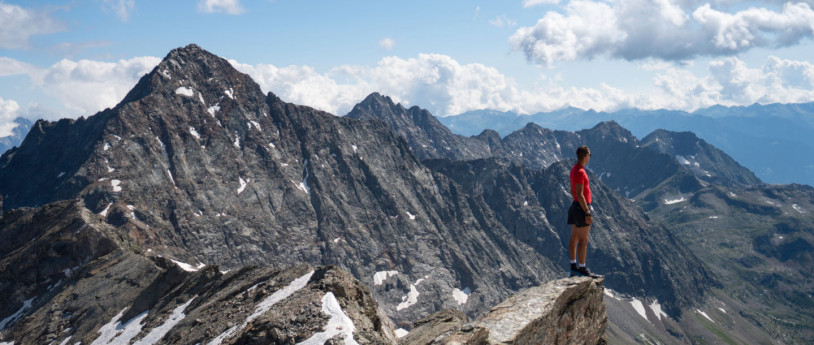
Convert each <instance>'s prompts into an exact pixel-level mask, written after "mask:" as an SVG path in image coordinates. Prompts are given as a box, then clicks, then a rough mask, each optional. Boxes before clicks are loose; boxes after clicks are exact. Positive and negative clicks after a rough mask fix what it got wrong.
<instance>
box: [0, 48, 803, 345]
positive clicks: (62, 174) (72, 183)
mask: <svg viewBox="0 0 814 345" xmlns="http://www.w3.org/2000/svg"><path fill="white" fill-rule="evenodd" d="M583 144H585V145H588V146H590V147H591V151H592V153H593V156H594V158H592V162H591V164H590V166H589V167H588V168H589V170H590V172H589V176H590V178H591V189H592V192H593V194H594V205H593V207H594V209H595V211H594V212H595V213H596V214H597V215H598V216H597V217H596V219H595V222H594V226H593V227H592V231H591V243H590V246H589V256H588V257H589V259H588V265H589V266H590V267H591V269H592V270H593V271H596V272H598V273H600V274H603V275H604V277H605V278H604V280H598V281H594V282H592V281H591V280H590V279H586V278H583V279H577V278H573V279H564V280H563V279H560V278H564V277H565V276H566V275H567V264H568V261H567V251H566V245H567V241H568V239H569V236H570V227H569V226H568V225H566V224H565V218H566V216H565V211H566V208H567V206H568V205H569V204H570V193H569V192H568V182H567V181H568V177H567V174H568V172H569V170H570V167H571V166H572V165H573V163H574V161H573V158H572V157H573V156H574V152H575V150H576V148H577V147H578V146H580V145H583ZM0 196H2V198H1V199H0V206H2V218H0V239H2V241H0V332H1V333H0V344H18V345H19V344H76V343H82V344H131V343H132V344H196V343H201V344H204V343H206V344H220V343H227V344H295V343H304V344H323V343H330V344H339V343H344V344H352V343H359V344H395V343H397V342H398V341H399V340H398V339H397V338H396V334H398V335H403V334H404V333H405V332H407V331H413V330H415V333H413V332H410V333H409V334H408V335H407V336H406V337H403V338H401V343H406V344H428V343H433V342H434V341H437V342H436V343H438V342H441V343H443V341H442V340H443V339H447V340H448V342H452V340H449V339H464V338H466V337H469V338H466V339H474V340H468V341H467V342H466V343H472V344H475V343H477V344H481V343H483V344H487V343H489V344H491V343H523V341H521V340H518V339H531V338H522V337H518V338H516V340H512V341H509V340H506V341H503V342H489V341H491V340H489V341H487V340H484V339H486V338H488V339H492V337H491V336H490V337H485V336H483V334H484V333H482V332H481V331H479V330H482V329H488V327H487V326H486V325H489V324H492V325H502V323H501V322H506V320H511V318H509V317H506V316H505V315H506V314H501V313H503V312H505V311H506V310H511V309H512V306H517V305H522V304H523V303H525V302H526V301H530V300H535V299H534V298H531V297H529V296H532V297H534V293H535V292H534V291H542V290H535V289H537V288H535V287H538V286H541V285H544V286H547V287H550V289H549V290H546V291H559V292H557V293H558V294H559V296H566V295H567V296H572V297H573V298H572V297H569V298H572V299H571V300H569V301H572V302H573V301H577V302H573V303H572V302H568V303H562V305H563V308H565V309H563V311H557V312H555V314H558V315H566V316H567V317H566V318H562V319H560V320H566V319H569V320H570V319H573V318H572V317H571V316H572V315H582V317H585V316H587V315H604V314H603V313H604V311H605V310H607V320H608V323H607V328H606V331H605V337H604V338H602V340H601V341H600V342H604V341H605V339H606V340H607V342H608V343H611V344H628V343H643V344H808V343H811V342H814V299H813V298H812V296H811V294H812V292H813V291H812V290H814V280H812V279H811V278H810V277H811V276H812V274H814V262H812V261H814V188H811V187H810V186H806V185H769V184H765V183H763V182H762V181H761V180H760V179H759V178H758V177H756V176H755V174H753V173H752V172H751V171H750V170H749V169H747V168H745V167H743V166H741V165H740V164H738V163H737V162H736V161H735V160H734V159H732V158H731V157H730V156H728V155H727V154H726V153H724V152H723V151H721V150H719V149H717V148H716V147H713V146H712V145H710V144H708V143H707V142H706V141H704V140H702V139H699V138H698V137H696V136H695V134H693V133H690V132H681V133H678V132H670V131H666V130H656V131H653V132H652V133H650V134H649V135H647V136H646V137H644V138H643V139H638V138H637V137H636V136H634V135H633V134H632V133H631V132H630V131H628V130H627V129H625V128H623V127H622V126H620V125H619V124H618V123H616V122H613V121H607V122H601V123H599V124H596V125H595V126H593V127H592V128H590V129H584V130H580V131H576V132H569V131H553V130H549V129H546V128H543V127H540V126H539V125H536V124H534V123H529V124H527V125H526V126H525V127H522V128H521V129H519V130H517V131H514V132H512V133H510V134H508V135H506V136H501V135H500V134H498V132H496V131H494V130H484V131H482V132H481V133H479V134H477V135H474V136H471V137H464V136H461V135H457V134H454V133H453V132H451V131H450V130H449V129H448V128H447V127H445V126H444V125H442V124H441V122H440V121H439V120H438V119H436V118H435V117H434V116H433V115H432V114H430V113H429V112H427V111H426V110H423V109H420V108H418V107H412V108H409V109H405V108H404V107H402V106H401V105H400V104H396V103H395V102H393V101H392V100H391V99H390V98H388V97H387V96H383V95H380V94H378V93H374V94H371V95H370V96H368V97H367V98H366V99H364V100H363V101H362V102H361V103H359V104H358V105H357V106H356V107H354V108H353V110H352V111H351V112H350V113H349V114H347V115H346V116H336V115H333V114H328V113H325V112H322V111H318V110H315V109H312V108H310V107H306V106H300V105H295V104H290V103H286V102H285V101H284V100H282V99H280V98H278V97H277V96H275V95H274V94H272V93H268V94H263V92H262V91H261V90H260V87H259V86H258V85H257V83H255V82H254V81H253V80H251V78H249V77H248V76H247V75H245V74H242V73H240V72H238V71H237V70H235V69H234V68H233V67H232V66H231V65H230V64H229V62H227V61H226V60H224V59H222V58H220V57H217V56H215V55H212V54H210V53H209V52H207V51H205V50H203V49H201V48H200V47H198V46H196V45H189V46H186V47H183V48H178V49H175V50H173V51H171V52H170V53H169V54H168V55H167V56H166V57H165V58H164V59H163V61H161V62H160V63H159V64H158V66H156V67H155V68H154V69H153V70H152V71H151V72H150V73H148V74H147V75H145V76H144V77H142V78H141V80H140V81H139V82H138V84H137V85H136V86H135V87H134V88H133V89H132V90H131V91H130V92H129V93H128V94H127V95H126V96H125V98H124V99H123V100H122V101H121V102H120V103H119V104H118V105H117V106H115V107H114V108H112V109H106V110H104V111H101V112H99V113H97V114H95V115H92V116H89V117H87V118H79V119H77V120H68V119H63V120H60V121H57V122H48V121H42V120H41V121H38V122H36V123H34V124H33V125H31V129H30V131H29V132H28V134H27V135H26V136H25V139H24V140H23V141H22V143H20V144H19V146H17V147H13V148H11V149H10V150H8V151H6V152H5V153H4V154H3V155H2V156H1V157H0ZM552 281H553V282H552ZM563 281H565V283H562V282H563ZM549 282H552V283H549ZM546 283H549V284H547V285H546ZM557 287H561V288H557ZM551 289H553V290H551ZM557 289H559V290H557ZM597 289H600V290H601V291H602V292H603V293H604V295H603V296H604V301H600V299H595V298H592V297H591V296H596V295H597V294H598V292H596V291H600V290H597ZM543 290H545V289H543ZM521 291H522V292H521ZM565 291H570V292H565ZM591 291H594V295H591ZM540 293H542V292H540ZM600 297H601V296H600ZM553 299H556V298H553V297H552V300H553ZM537 300H539V299H537ZM501 302H503V303H501ZM493 306H497V307H495V308H492V307H493ZM568 308H570V309H568ZM574 308H577V309H578V310H577V311H579V312H575V309H574ZM605 308H606V309H605ZM501 315H503V316H501ZM593 319H601V317H600V316H596V317H593ZM432 320H435V321H432ZM439 320H440V321H439ZM468 320H477V321H473V322H469V321H468ZM445 322H446V323H455V322H457V323H458V326H456V327H458V328H456V329H458V331H457V332H458V333H454V332H453V331H450V332H452V333H449V334H447V338H443V337H440V336H439V337H435V336H434V334H436V333H432V332H430V333H425V332H427V331H426V330H427V329H428V327H429V326H428V325H433V326H438V325H440V324H444V323H445ZM577 323H579V322H574V323H573V324H577ZM558 325H559V326H557V327H561V328H563V329H565V328H567V329H569V330H572V332H571V333H568V334H572V333H574V332H573V330H574V329H576V328H573V327H570V326H568V327H565V326H564V325H566V324H564V323H560V324H558ZM567 325H571V324H567ZM602 325H603V326H591V327H593V329H594V330H596V329H604V327H605V326H604V323H603V324H602ZM541 327H542V326H541ZM552 327H553V326H552ZM575 327H576V326H575ZM502 328H505V327H502ZM395 329H400V330H399V332H396V333H394V332H393V330H395ZM557 329H559V328H557ZM549 332H553V333H554V334H556V333H557V332H556V331H551V329H549ZM532 333H534V334H542V333H545V332H538V331H534V332H532ZM576 333H579V334H583V335H584V336H585V338H571V339H572V342H573V341H575V340H574V339H581V340H579V341H582V342H585V341H587V340H586V339H589V338H587V334H588V333H590V332H576ZM467 334H468V335H467ZM493 334H497V332H496V331H495V332H493ZM594 335H595V334H592V335H591V338H590V339H591V340H590V341H591V342H592V343H595V342H596V337H594ZM569 336H570V335H569ZM456 337H458V338H456ZM342 339H344V341H343V340H342ZM417 339H429V340H427V341H419V340H417ZM533 339H541V338H533ZM479 341H480V342H479ZM579 341H577V342H579Z"/></svg>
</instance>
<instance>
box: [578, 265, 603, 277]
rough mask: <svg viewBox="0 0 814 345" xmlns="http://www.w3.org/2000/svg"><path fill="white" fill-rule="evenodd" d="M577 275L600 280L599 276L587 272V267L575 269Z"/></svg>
mask: <svg viewBox="0 0 814 345" xmlns="http://www.w3.org/2000/svg"><path fill="white" fill-rule="evenodd" d="M577 275H579V276H582V277H590V278H594V279H598V278H602V276H601V275H598V274H594V273H591V271H589V270H588V267H580V268H578V269H577Z"/></svg>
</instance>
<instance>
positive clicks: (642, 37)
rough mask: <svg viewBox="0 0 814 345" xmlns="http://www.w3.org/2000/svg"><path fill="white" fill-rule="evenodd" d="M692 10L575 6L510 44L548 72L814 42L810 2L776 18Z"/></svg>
mask: <svg viewBox="0 0 814 345" xmlns="http://www.w3.org/2000/svg"><path fill="white" fill-rule="evenodd" d="M695 3H696V1H683V2H682V1H675V0H618V1H613V2H600V1H588V0H575V1H571V2H569V3H568V4H567V5H565V6H564V8H563V13H560V12H555V11H549V12H547V13H546V14H545V15H544V16H543V17H542V18H541V19H540V20H538V21H537V23H536V24H535V25H533V26H527V27H521V28H519V29H518V30H517V31H516V32H515V33H514V35H512V36H511V37H510V38H509V42H510V44H511V46H512V48H513V49H514V50H519V51H522V52H523V53H525V55H526V57H527V58H528V60H529V61H532V62H534V63H538V64H542V65H551V64H553V63H554V62H557V61H573V60H580V59H588V60H590V59H592V58H595V57H597V56H609V57H612V58H621V59H626V60H638V59H646V58H657V59H662V60H670V61H679V60H686V59H691V58H694V57H697V56H728V55H732V54H736V53H740V52H744V51H747V50H749V49H752V48H755V47H784V46H790V45H795V44H797V43H799V42H800V41H801V40H803V39H805V38H811V37H814V10H812V8H811V6H809V5H808V4H806V3H786V4H785V5H783V6H782V8H780V9H779V11H773V10H771V9H768V8H749V9H745V10H741V11H738V12H735V13H726V12H723V11H721V10H717V9H714V8H713V7H712V5H711V4H709V3H706V4H703V5H701V6H700V7H697V8H695V9H693V8H692V7H691V6H695V5H696V4H695ZM717 3H732V1H718V2H717ZM721 6H722V7H727V6H725V5H721Z"/></svg>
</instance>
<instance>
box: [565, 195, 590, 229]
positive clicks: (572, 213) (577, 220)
mask: <svg viewBox="0 0 814 345" xmlns="http://www.w3.org/2000/svg"><path fill="white" fill-rule="evenodd" d="M588 209H589V210H590V209H591V204H588ZM568 224H574V225H576V226H577V227H578V228H582V227H586V226H588V224H585V211H583V210H582V206H580V205H579V201H574V202H572V203H571V208H569V209H568Z"/></svg>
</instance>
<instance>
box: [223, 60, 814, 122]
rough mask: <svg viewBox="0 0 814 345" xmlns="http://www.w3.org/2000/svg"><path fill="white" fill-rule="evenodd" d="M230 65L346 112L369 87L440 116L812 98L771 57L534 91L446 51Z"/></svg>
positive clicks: (803, 79)
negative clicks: (631, 82)
mask: <svg viewBox="0 0 814 345" xmlns="http://www.w3.org/2000/svg"><path fill="white" fill-rule="evenodd" d="M231 62H232V64H233V65H234V66H235V67H236V68H238V69H239V70H240V71H242V72H244V73H247V74H249V75H251V76H252V78H254V79H255V80H256V81H257V82H258V83H259V84H260V86H261V88H262V89H263V90H264V91H271V92H273V93H275V94H276V95H278V96H280V97H281V98H283V99H284V100H286V101H288V102H293V103H297V104H304V105H309V106H312V107H315V108H318V109H321V110H325V111H328V112H331V113H333V114H338V115H344V114H345V113H347V112H348V111H350V109H351V108H352V107H353V106H354V105H355V104H356V103H358V102H359V101H361V100H362V99H363V98H364V97H365V96H367V95H368V94H370V93H371V92H374V91H375V92H380V93H382V94H385V95H388V96H390V97H392V98H393V99H394V101H396V102H400V103H402V104H403V105H404V106H405V107H409V106H412V105H417V106H419V107H422V108H425V109H427V110H429V111H430V112H432V113H433V114H435V115H438V116H444V115H453V114H459V113H462V112H465V111H469V110H477V109H485V108H489V109H496V110H501V111H509V110H511V111H516V112H520V113H535V112H539V111H552V110H556V109H561V108H563V107H567V106H573V107H577V108H582V109H595V110H598V111H613V110H618V109H624V108H634V107H635V108H641V109H661V108H664V109H678V110H688V111H692V110H695V109H698V108H702V107H709V106H712V105H716V104H723V105H751V104H753V103H755V102H758V103H774V102H780V103H800V102H810V101H812V100H814V65H812V64H811V63H808V62H804V61H791V60H783V59H779V58H776V57H772V58H771V59H769V61H768V62H767V63H766V64H765V65H764V66H757V67H751V68H750V67H748V66H746V63H745V62H743V61H741V60H739V59H737V58H724V59H720V60H714V61H712V62H711V63H709V66H708V70H707V74H706V75H701V76H699V75H696V74H694V73H693V72H691V71H690V70H688V69H686V66H684V65H681V64H667V63H663V62H658V61H650V62H648V63H646V64H643V65H642V66H641V68H642V69H644V70H646V71H650V72H652V73H654V74H655V77H654V78H653V86H654V87H653V88H651V89H650V90H649V91H641V92H631V91H627V90H623V89H620V88H618V87H614V86H613V85H607V84H600V85H599V86H598V87H594V88H577V87H567V86H563V81H562V80H561V79H557V78H550V79H547V80H545V83H544V84H543V85H538V86H536V87H535V88H534V89H521V88H520V87H519V86H518V85H517V83H516V82H515V81H514V80H513V79H512V78H510V77H507V76H505V75H503V74H502V73H500V72H499V71H498V70H496V69H494V68H491V67H488V66H484V65H481V64H460V63H458V62H457V61H455V60H454V59H452V58H451V57H449V56H445V55H438V54H420V55H419V56H418V57H416V58H410V59H402V58H398V57H387V58H384V59H382V60H380V61H379V63H378V64H377V65H376V66H341V67H337V68H334V69H332V70H331V71H329V72H327V73H319V72H317V71H316V70H314V69H313V68H311V67H307V66H288V67H283V68H278V67H275V66H272V65H256V66H251V65H243V64H239V63H237V62H235V61H231Z"/></svg>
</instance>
